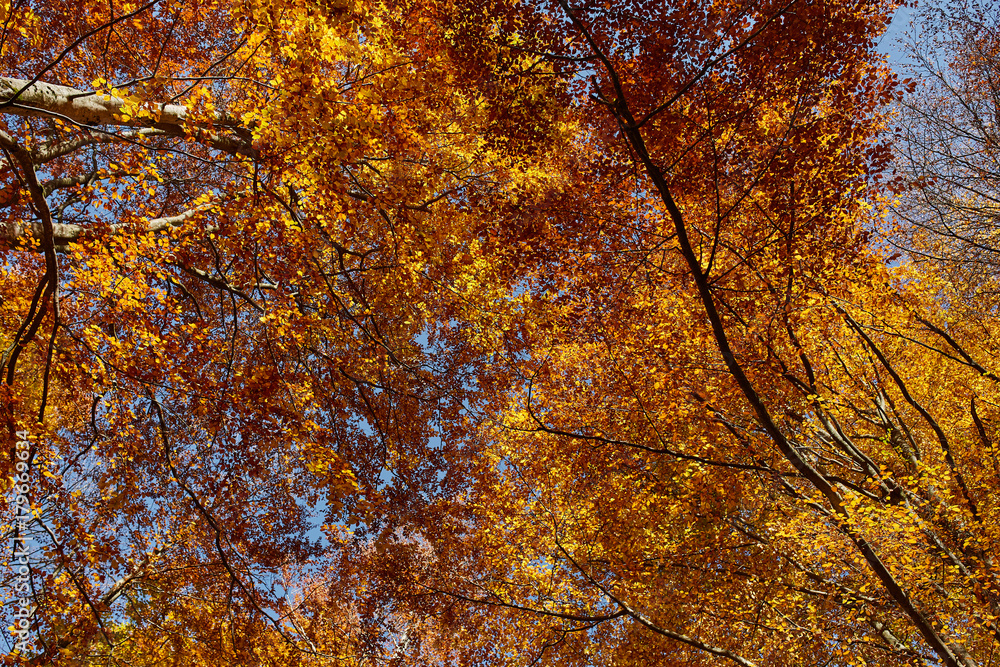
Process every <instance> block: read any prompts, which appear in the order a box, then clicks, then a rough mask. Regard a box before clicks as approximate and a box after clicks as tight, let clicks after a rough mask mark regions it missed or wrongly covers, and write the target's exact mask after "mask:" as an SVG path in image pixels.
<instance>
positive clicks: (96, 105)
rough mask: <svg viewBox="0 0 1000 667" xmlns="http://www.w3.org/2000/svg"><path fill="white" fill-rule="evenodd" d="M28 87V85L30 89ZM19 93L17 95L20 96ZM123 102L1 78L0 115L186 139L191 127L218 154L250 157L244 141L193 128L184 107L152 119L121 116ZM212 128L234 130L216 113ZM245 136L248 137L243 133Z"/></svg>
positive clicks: (160, 108) (158, 110)
mask: <svg viewBox="0 0 1000 667" xmlns="http://www.w3.org/2000/svg"><path fill="white" fill-rule="evenodd" d="M29 84H30V85H29ZM19 91H20V94H19ZM124 108H125V100H123V99H121V98H119V97H113V96H111V95H102V94H98V93H94V92H86V91H83V90H78V89H76V88H70V87H68V86H59V85H56V84H52V83H44V82H41V81H37V82H35V83H31V82H30V81H26V80H24V79H14V78H11V77H0V113H4V114H10V115H14V116H28V117H30V116H36V117H62V118H64V119H69V120H71V121H73V122H74V123H77V124H79V125H82V126H90V127H94V126H101V125H105V126H118V127H154V128H157V129H160V130H164V131H166V132H167V133H168V134H171V135H175V136H185V135H186V134H188V133H189V131H190V129H191V128H192V127H193V128H194V129H196V130H197V131H196V132H195V135H196V138H197V139H198V140H200V141H203V142H205V143H208V144H210V145H212V146H213V147H215V148H218V149H219V150H224V151H227V152H229V153H240V154H243V155H248V156H250V155H252V154H253V149H252V148H251V146H250V142H249V141H248V140H246V139H245V138H240V137H231V136H225V135H221V134H218V133H216V132H212V131H209V130H206V129H204V128H200V129H199V128H198V126H197V124H194V125H192V121H191V117H190V113H189V112H188V109H187V107H184V106H182V105H179V104H158V105H155V106H154V108H153V109H152V110H151V112H152V114H153V116H154V117H153V118H148V117H142V118H138V117H126V116H124ZM212 126H213V127H224V128H231V129H237V128H239V127H240V124H239V122H237V121H236V120H235V119H234V118H232V117H231V116H229V115H227V114H224V113H215V114H213V117H212ZM244 134H248V133H246V132H244Z"/></svg>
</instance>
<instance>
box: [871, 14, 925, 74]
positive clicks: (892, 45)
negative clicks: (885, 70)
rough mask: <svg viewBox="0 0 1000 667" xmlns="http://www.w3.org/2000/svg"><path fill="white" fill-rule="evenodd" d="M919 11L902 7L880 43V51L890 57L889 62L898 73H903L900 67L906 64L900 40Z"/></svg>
mask: <svg viewBox="0 0 1000 667" xmlns="http://www.w3.org/2000/svg"><path fill="white" fill-rule="evenodd" d="M916 14H917V10H916V8H914V7H905V6H904V7H900V8H899V9H897V10H896V14H895V15H894V16H893V17H892V23H890V24H889V29H888V30H887V31H886V33H885V34H884V35H883V36H882V39H881V40H880V41H879V51H881V52H882V53H884V54H886V55H888V56H889V62H890V63H891V64H892V66H893V67H894V68H895V69H896V71H898V72H900V73H901V74H902V73H903V72H902V71H901V69H900V66H901V65H902V64H903V62H905V58H904V57H903V51H902V48H901V47H902V45H901V44H900V40H901V39H902V38H903V36H904V35H905V34H906V32H907V30H908V29H909V27H910V20H911V19H913V18H915V17H916Z"/></svg>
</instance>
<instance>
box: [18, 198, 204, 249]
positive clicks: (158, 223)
mask: <svg viewBox="0 0 1000 667" xmlns="http://www.w3.org/2000/svg"><path fill="white" fill-rule="evenodd" d="M211 207H212V203H211V202H210V203H207V204H202V205H201V206H197V207H195V208H191V209H188V210H186V211H184V212H182V213H179V214H177V215H173V216H170V217H166V218H152V219H150V220H149V221H148V222H147V223H146V228H145V230H144V231H145V232H147V233H150V232H161V231H163V230H165V229H167V228H170V227H180V226H181V225H182V224H184V222H185V221H187V220H189V219H191V218H192V217H194V216H195V215H196V214H198V213H200V212H202V211H205V210H207V209H209V208H211ZM127 228H128V226H127V225H124V224H117V225H111V233H112V234H114V233H116V232H119V231H123V230H125V229H127ZM86 231H87V228H86V227H84V226H83V225H66V224H60V223H53V225H52V238H53V242H54V244H55V246H56V248H64V247H65V246H67V245H69V244H71V243H74V242H76V241H79V240H80V237H81V236H83V234H84V233H85V232H86ZM32 237H33V238H38V239H40V238H42V225H41V224H40V223H37V222H21V223H7V224H3V223H0V244H2V245H4V246H6V247H8V248H16V247H20V246H23V245H24V244H25V243H27V241H28V239H30V238H32Z"/></svg>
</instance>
